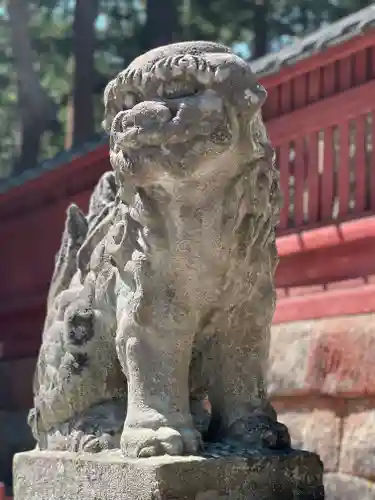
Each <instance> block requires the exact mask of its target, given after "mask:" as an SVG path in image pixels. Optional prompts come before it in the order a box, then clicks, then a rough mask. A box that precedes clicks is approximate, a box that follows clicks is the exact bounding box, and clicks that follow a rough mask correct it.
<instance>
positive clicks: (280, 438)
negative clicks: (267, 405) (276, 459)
mask: <svg viewBox="0 0 375 500" xmlns="http://www.w3.org/2000/svg"><path fill="white" fill-rule="evenodd" d="M224 439H225V441H229V442H231V441H233V442H236V443H238V445H241V446H242V447H243V448H250V449H264V448H266V449H269V450H288V449H290V447H291V441H290V435H289V431H288V428H287V427H286V426H285V425H284V424H282V423H280V422H278V421H277V420H273V419H271V418H269V417H268V416H265V415H256V416H253V417H248V418H246V419H241V420H237V421H236V422H234V423H233V424H232V425H231V426H230V427H229V429H228V430H227V431H226V432H225V435H224Z"/></svg>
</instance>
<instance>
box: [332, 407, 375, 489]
mask: <svg viewBox="0 0 375 500" xmlns="http://www.w3.org/2000/svg"><path fill="white" fill-rule="evenodd" d="M347 412H348V416H347V417H346V418H345V419H344V424H343V430H342V445H341V454H340V471H341V472H345V473H347V474H351V475H353V476H360V477H367V478H369V479H374V478H375V453H374V442H375V399H367V400H360V401H355V400H352V401H348V403H347Z"/></svg>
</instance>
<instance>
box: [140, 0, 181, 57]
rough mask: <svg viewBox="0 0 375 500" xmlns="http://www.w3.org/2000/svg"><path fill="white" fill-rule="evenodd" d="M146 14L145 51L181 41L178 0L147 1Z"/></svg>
mask: <svg viewBox="0 0 375 500" xmlns="http://www.w3.org/2000/svg"><path fill="white" fill-rule="evenodd" d="M146 12H147V21H146V24H145V28H144V37H143V46H144V50H149V49H153V48H154V47H159V46H161V45H168V44H169V43H173V42H176V41H178V40H179V38H180V34H181V28H180V22H179V12H178V2H177V1H176V0H147V2H146Z"/></svg>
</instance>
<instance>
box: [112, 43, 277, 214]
mask: <svg viewBox="0 0 375 500" xmlns="http://www.w3.org/2000/svg"><path fill="white" fill-rule="evenodd" d="M265 99H266V91H265V89H264V88H263V87H262V86H261V85H260V84H259V83H258V82H257V81H256V79H255V77H254V75H253V73H252V72H251V69H250V67H249V65H248V64H247V63H246V62H245V61H243V60H242V59H241V58H240V57H238V56H237V55H235V54H234V53H233V52H232V51H231V50H230V49H228V48H227V47H225V46H223V45H219V44H216V43H210V42H185V43H178V44H173V45H169V46H166V47H160V48H158V49H154V50H152V51H150V52H148V53H146V54H144V55H142V56H140V57H138V58H137V59H135V60H134V61H133V62H132V63H131V64H130V65H129V66H128V68H127V69H125V70H124V71H122V72H121V73H120V74H119V75H118V76H117V78H116V79H115V80H112V81H111V82H110V83H109V84H108V86H107V88H106V90H105V118H104V122H103V124H104V127H105V129H106V131H107V132H108V133H109V134H110V155H111V162H112V165H113V168H114V170H115V173H116V178H117V182H118V184H119V185H120V189H121V188H122V189H123V195H124V197H125V198H126V193H128V192H129V187H130V186H131V187H133V188H134V190H136V191H137V190H139V189H142V190H145V191H146V192H148V194H149V195H151V196H152V194H153V193H156V192H159V194H160V193H161V192H164V193H165V194H167V198H169V199H170V197H171V196H172V197H176V196H182V197H186V198H187V199H191V201H192V204H198V205H199V204H200V203H201V202H202V200H204V199H206V198H207V197H209V196H210V195H211V194H213V192H215V196H220V195H224V191H225V189H226V187H227V186H228V184H229V183H233V180H234V179H238V178H240V177H244V179H245V181H247V182H246V184H248V187H249V190H250V192H251V193H252V195H251V198H252V202H250V204H251V203H253V205H254V207H253V209H254V210H255V211H264V210H267V208H268V209H269V208H270V207H271V206H272V210H271V211H272V215H273V216H276V218H277V213H278V208H279V202H280V199H279V191H278V176H277V172H276V170H275V168H274V165H273V162H274V152H273V150H272V148H271V146H270V144H269V141H268V137H267V134H266V130H265V127H264V125H263V122H262V118H261V113H260V109H261V107H262V105H263V103H264V101H265ZM125 186H126V187H127V189H126V190H125ZM125 201H126V200H125ZM270 202H271V203H270Z"/></svg>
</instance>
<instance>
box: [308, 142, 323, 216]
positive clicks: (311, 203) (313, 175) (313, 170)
mask: <svg viewBox="0 0 375 500" xmlns="http://www.w3.org/2000/svg"><path fill="white" fill-rule="evenodd" d="M307 162H308V166H307V168H308V170H307V189H308V221H309V223H314V222H316V221H317V220H318V215H319V204H320V200H319V175H318V132H314V133H312V134H310V137H309V143H308V156H307Z"/></svg>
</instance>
